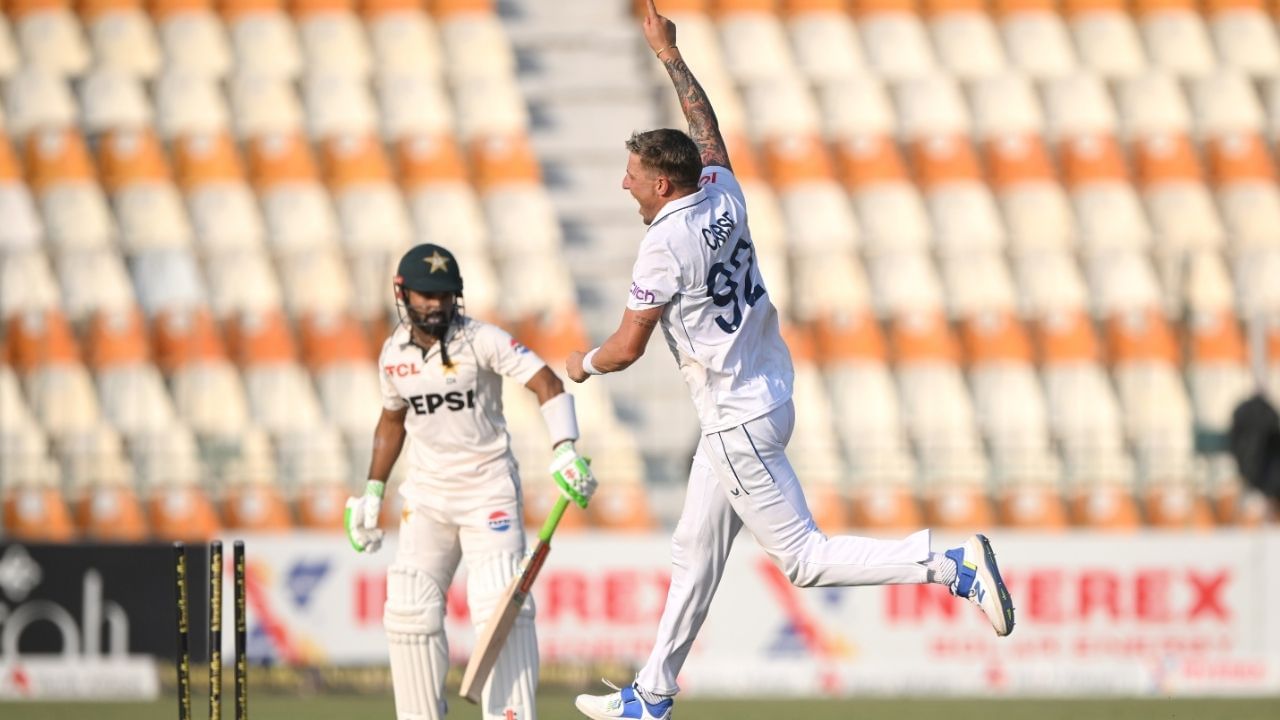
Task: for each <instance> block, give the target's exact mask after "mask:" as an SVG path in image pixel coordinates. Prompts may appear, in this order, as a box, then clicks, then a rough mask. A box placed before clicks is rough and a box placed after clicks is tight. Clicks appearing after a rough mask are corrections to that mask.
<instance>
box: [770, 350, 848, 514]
mask: <svg viewBox="0 0 1280 720" xmlns="http://www.w3.org/2000/svg"><path fill="white" fill-rule="evenodd" d="M783 339H784V341H785V342H786V343H787V347H788V349H790V351H791V359H792V363H793V365H794V367H795V382H794V390H793V392H794V398H795V400H796V405H797V406H798V407H803V408H804V412H803V413H797V414H796V428H795V432H794V433H793V434H792V438H791V443H790V445H789V446H788V447H789V448H791V449H792V452H791V453H790V454H789V455H788V457H789V458H791V464H792V467H793V468H794V469H795V471H796V475H797V476H798V477H799V478H800V483H801V485H802V486H803V487H804V490H805V496H806V498H807V500H808V502H809V504H810V510H811V511H812V513H813V517H814V521H815V522H816V523H817V524H818V527H820V528H823V531H824V532H835V531H838V530H841V529H846V528H848V527H849V521H850V516H849V513H850V509H851V508H850V506H849V498H848V496H847V494H846V488H845V486H844V482H843V480H844V474H845V473H844V463H843V461H842V460H841V457H840V444H839V440H838V438H837V435H836V433H835V426H834V424H833V417H834V415H835V413H834V412H833V407H832V404H831V400H830V396H829V395H828V394H827V389H826V387H825V385H824V384H823V380H822V373H821V372H820V371H819V369H818V366H817V365H816V363H815V362H814V361H815V348H814V342H813V337H812V335H811V333H810V332H808V331H807V330H804V329H801V328H798V327H796V326H793V325H787V326H784V328H783Z"/></svg>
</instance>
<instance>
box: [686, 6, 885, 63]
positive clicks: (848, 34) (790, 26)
mask: <svg viewBox="0 0 1280 720" xmlns="http://www.w3.org/2000/svg"><path fill="white" fill-rule="evenodd" d="M784 5H785V10H786V12H785V16H784V22H785V25H786V30H787V35H788V37H790V39H791V49H792V50H793V51H794V53H795V60H796V65H797V66H798V67H799V69H800V72H801V73H802V74H803V75H804V76H805V77H807V78H808V79H809V80H811V81H813V82H816V83H824V82H829V81H836V82H839V81H843V80H850V79H854V78H856V77H858V76H862V75H865V74H866V60H864V59H863V56H862V46H861V43H860V42H859V41H858V30H857V26H855V25H854V23H853V19H852V18H851V17H850V16H849V14H848V13H847V12H846V9H845V2H844V0H788V2H785V3H784ZM664 12H665V10H664Z"/></svg>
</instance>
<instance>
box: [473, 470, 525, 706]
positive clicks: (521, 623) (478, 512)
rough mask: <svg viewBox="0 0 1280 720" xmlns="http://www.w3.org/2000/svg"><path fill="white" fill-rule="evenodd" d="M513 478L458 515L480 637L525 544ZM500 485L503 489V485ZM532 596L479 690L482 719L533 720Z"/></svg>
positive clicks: (517, 566)
mask: <svg viewBox="0 0 1280 720" xmlns="http://www.w3.org/2000/svg"><path fill="white" fill-rule="evenodd" d="M514 483H515V480H514V479H510V480H504V481H502V482H499V483H495V485H494V486H493V487H492V490H493V492H492V493H490V494H489V495H488V497H486V498H485V499H484V500H483V501H480V502H478V503H477V504H476V505H475V506H474V507H473V508H470V509H468V510H467V511H466V512H465V513H462V514H460V515H459V516H457V518H456V519H457V521H458V523H459V524H460V525H461V526H462V528H461V531H460V533H459V535H460V539H461V541H462V557H463V558H464V559H465V560H466V563H467V605H468V607H469V609H470V612H471V622H472V623H473V624H474V625H475V628H476V632H477V633H479V632H481V630H482V629H483V628H484V626H485V623H486V622H488V620H489V617H490V616H491V615H492V614H493V612H494V610H495V608H496V605H497V603H498V601H499V600H501V598H502V595H503V593H504V592H505V591H506V589H507V586H508V585H509V584H510V583H511V581H512V580H513V579H514V578H515V577H516V576H517V575H519V574H520V564H521V563H522V562H523V561H524V552H525V541H524V528H523V527H522V524H521V518H522V517H524V510H523V508H522V507H521V502H520V497H519V495H518V493H517V492H516V490H515V485H514ZM504 485H505V487H504ZM534 612H535V607H534V603H533V595H532V594H531V595H529V597H528V598H527V599H526V600H525V604H524V607H522V608H521V609H520V614H519V615H518V616H516V622H515V625H514V626H513V627H512V628H511V634H510V635H509V636H508V637H507V643H506V645H505V646H504V647H503V648H502V653H501V654H500V655H498V662H497V664H495V665H494V666H493V672H492V673H491V674H490V675H489V679H488V680H487V681H485V684H484V688H483V689H482V690H481V701H480V704H481V711H482V713H483V716H484V717H485V718H486V720H536V718H537V706H536V704H535V702H534V698H535V694H536V692H537V689H538V636H537V633H536V632H535V630H534V624H533V620H534Z"/></svg>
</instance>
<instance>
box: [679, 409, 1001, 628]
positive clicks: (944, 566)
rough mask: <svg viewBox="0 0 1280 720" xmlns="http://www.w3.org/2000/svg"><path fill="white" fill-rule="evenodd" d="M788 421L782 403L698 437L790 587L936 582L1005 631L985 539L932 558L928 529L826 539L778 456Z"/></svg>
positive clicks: (789, 412) (782, 454)
mask: <svg viewBox="0 0 1280 720" xmlns="http://www.w3.org/2000/svg"><path fill="white" fill-rule="evenodd" d="M794 422H795V408H794V406H793V405H792V404H791V403H787V404H785V405H782V406H780V407H778V408H775V409H774V410H773V411H772V412H770V413H768V414H766V415H764V416H762V417H760V418H756V419H754V420H751V421H749V422H747V423H745V424H743V425H741V426H738V427H735V428H731V429H729V430H725V431H723V432H717V433H712V434H710V435H707V436H706V437H704V439H703V442H704V443H709V444H710V446H711V448H712V450H713V452H711V453H710V457H711V458H712V459H713V461H714V464H715V467H716V475H717V477H718V479H719V481H720V484H721V486H722V487H723V488H724V490H725V492H726V493H728V494H729V500H730V502H731V503H732V505H733V509H734V510H735V511H736V512H737V513H738V515H739V516H740V517H741V518H742V521H743V524H744V525H746V527H747V529H748V530H750V531H751V534H752V535H754V536H755V538H756V540H757V541H758V542H759V543H760V546H761V547H762V548H764V550H765V552H767V553H768V554H769V555H770V556H771V557H772V558H773V560H774V562H776V563H777V564H778V566H779V567H780V568H781V569H782V571H783V572H784V573H785V574H786V575H787V578H788V579H790V580H791V582H792V583H793V584H795V585H798V586H801V587H812V586H830V585H835V586H850V585H890V584H920V583H925V582H931V581H934V582H942V583H944V584H947V585H948V586H949V587H950V588H951V590H952V592H953V593H955V594H957V595H958V596H960V597H966V598H968V599H970V600H971V601H973V602H974V603H975V604H977V605H978V606H979V607H980V608H981V609H982V611H983V612H984V613H985V614H986V615H987V618H988V620H990V621H991V624H992V626H993V627H994V628H995V630H996V633H997V634H1000V635H1007V634H1008V633H1009V632H1010V631H1011V630H1012V628H1013V606H1012V603H1011V602H1010V600H1009V594H1008V590H1007V589H1005V587H1004V583H1003V581H1002V580H1001V578H1000V572H999V569H998V567H997V566H996V564H995V554H994V553H993V552H991V546H990V543H989V542H988V541H987V539H986V538H985V537H983V536H981V535H978V536H975V537H974V538H971V539H970V540H969V542H967V543H966V544H965V545H963V546H961V547H960V548H956V549H954V550H951V551H948V552H947V553H945V554H944V555H938V554H934V553H932V552H930V550H929V531H928V530H921V531H919V532H916V533H913V534H912V535H910V536H908V537H906V538H904V539H902V540H877V539H872V538H864V537H857V536H853V535H840V536H835V537H827V536H826V535H824V534H823V533H822V532H821V531H820V530H818V528H817V525H816V524H815V523H814V521H813V515H812V514H811V513H810V512H809V508H808V505H807V503H806V502H805V498H804V492H803V490H802V489H801V486H800V481H799V479H798V478H797V477H796V474H795V470H794V469H792V467H791V463H790V461H789V460H788V459H787V455H786V445H787V442H788V441H789V440H790V437H791V430H792V427H793V426H794Z"/></svg>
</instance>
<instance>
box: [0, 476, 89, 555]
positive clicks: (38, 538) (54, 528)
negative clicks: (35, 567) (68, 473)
mask: <svg viewBox="0 0 1280 720" xmlns="http://www.w3.org/2000/svg"><path fill="white" fill-rule="evenodd" d="M0 497H3V500H4V527H5V534H6V535H7V536H9V537H12V538H14V539H15V540H19V541H22V542H37V543H38V542H48V543H65V542H70V541H71V540H73V539H74V538H75V525H74V524H73V523H72V519H71V512H70V511H69V510H68V509H67V505H66V503H65V502H64V500H63V494H62V490H61V489H60V488H59V487H57V483H56V481H55V480H54V479H53V475H51V474H50V475H45V476H43V477H41V478H35V479H31V480H27V481H21V482H14V483H5V487H4V489H3V494H2V495H0Z"/></svg>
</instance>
